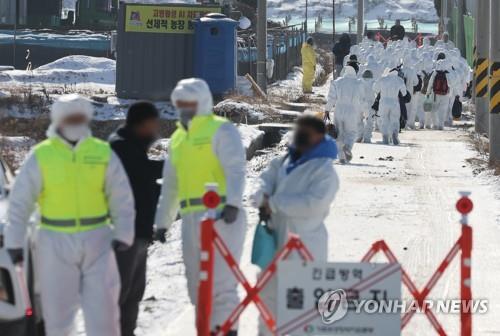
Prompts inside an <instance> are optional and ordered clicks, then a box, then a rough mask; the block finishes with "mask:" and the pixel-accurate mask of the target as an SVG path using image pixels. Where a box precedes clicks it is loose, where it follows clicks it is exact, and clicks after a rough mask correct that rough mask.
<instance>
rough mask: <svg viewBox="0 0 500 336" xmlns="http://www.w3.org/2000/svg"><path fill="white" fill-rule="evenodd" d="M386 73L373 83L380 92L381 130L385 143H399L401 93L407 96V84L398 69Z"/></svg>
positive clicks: (377, 91)
mask: <svg viewBox="0 0 500 336" xmlns="http://www.w3.org/2000/svg"><path fill="white" fill-rule="evenodd" d="M387 72H388V69H386V73H385V74H384V75H383V76H382V78H380V79H379V80H378V81H377V82H375V84H374V85H373V91H374V92H375V94H377V95H378V94H380V103H379V110H378V114H379V116H380V131H381V132H382V137H383V143H384V144H389V142H390V141H391V140H392V143H393V144H394V145H399V126H400V124H399V119H400V117H401V109H400V106H399V93H400V92H401V94H402V95H403V96H406V93H407V92H406V85H405V82H404V81H403V79H402V78H401V77H399V76H398V73H397V72H396V71H390V72H388V73H387Z"/></svg>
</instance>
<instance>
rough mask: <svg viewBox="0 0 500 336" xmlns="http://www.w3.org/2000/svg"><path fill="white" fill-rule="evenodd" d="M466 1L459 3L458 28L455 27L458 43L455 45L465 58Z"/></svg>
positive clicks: (459, 1)
mask: <svg viewBox="0 0 500 336" xmlns="http://www.w3.org/2000/svg"><path fill="white" fill-rule="evenodd" d="M464 2H465V0H458V1H457V12H458V14H457V16H458V17H457V26H456V27H455V34H456V41H455V45H456V47H457V48H458V49H459V50H460V53H461V54H462V56H463V57H465V28H464V14H465V3H464Z"/></svg>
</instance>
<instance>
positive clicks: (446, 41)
mask: <svg viewBox="0 0 500 336" xmlns="http://www.w3.org/2000/svg"><path fill="white" fill-rule="evenodd" d="M434 47H435V48H436V49H437V48H443V49H446V50H451V49H453V48H455V44H454V43H453V42H452V41H450V36H449V34H448V33H447V32H445V33H443V38H442V39H440V40H437V41H436V44H435V45H434Z"/></svg>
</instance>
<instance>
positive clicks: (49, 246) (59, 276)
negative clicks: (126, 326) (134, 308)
mask: <svg viewBox="0 0 500 336" xmlns="http://www.w3.org/2000/svg"><path fill="white" fill-rule="evenodd" d="M65 108H67V110H64V111H56V112H61V115H60V117H59V118H62V117H63V115H64V114H69V113H71V112H73V111H72V110H71V109H72V106H71V105H66V106H65ZM79 112H80V111H79ZM54 114H55V113H54V111H53V113H52V119H53V124H52V126H51V127H50V128H49V132H48V136H49V137H56V136H58V135H57V134H56V133H55V128H56V127H54V126H56V125H57V121H55V122H54ZM56 114H57V113H56ZM89 114H90V115H91V112H90V113H89ZM59 118H56V119H59ZM83 140H84V139H81V140H80V142H81V141H83ZM63 142H65V141H64V140H63ZM80 142H79V143H80ZM67 146H68V147H71V148H73V147H72V146H71V145H70V144H67ZM77 146H78V143H77V144H76V147H77ZM43 188H44V182H43V178H42V173H41V170H40V167H39V164H38V162H37V159H36V156H35V155H34V153H31V154H29V156H28V158H27V160H26V161H25V163H24V164H23V166H22V167H21V170H20V172H19V175H18V176H17V178H16V180H15V183H14V186H13V189H12V192H11V194H10V204H9V213H8V218H9V221H8V224H7V226H6V228H5V244H6V247H7V248H9V249H10V248H21V247H23V246H24V243H25V239H26V232H27V226H28V224H29V221H30V217H31V215H32V213H33V211H34V210H35V205H36V203H37V200H38V197H39V195H40V193H41V192H42V190H43ZM104 189H105V194H106V196H107V201H108V205H109V211H110V217H111V223H112V226H109V227H108V226H106V227H102V228H98V229H95V230H91V231H87V232H80V233H74V234H68V233H62V232H54V231H50V230H46V229H43V228H39V229H38V230H37V231H36V232H35V237H34V238H35V239H34V249H33V250H34V258H35V259H34V260H35V268H36V270H37V271H36V279H35V280H36V281H37V282H38V285H39V289H40V294H41V303H42V313H43V318H44V321H45V330H46V334H47V335H48V336H68V335H73V334H74V333H75V332H76V331H75V329H74V326H73V324H74V320H75V316H76V314H77V312H78V309H79V308H80V307H81V308H82V309H83V316H84V320H85V332H86V335H88V336H102V335H109V336H120V323H119V318H120V310H119V306H118V299H119V294H120V276H119V273H118V267H117V264H116V259H115V255H114V252H113V250H112V247H111V241H112V240H118V241H120V242H123V243H125V244H127V245H129V246H130V245H132V242H133V240H134V227H135V226H134V219H135V207H134V199H133V196H132V190H131V188H130V184H129V181H128V177H127V175H126V173H125V170H124V169H123V166H122V164H121V161H120V159H119V158H118V156H116V154H114V153H112V154H111V159H110V161H109V164H108V167H107V170H106V179H105V186H104Z"/></svg>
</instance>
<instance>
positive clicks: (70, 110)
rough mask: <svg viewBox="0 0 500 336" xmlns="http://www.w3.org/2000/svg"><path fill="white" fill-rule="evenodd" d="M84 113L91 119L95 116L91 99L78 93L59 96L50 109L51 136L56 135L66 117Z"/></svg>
mask: <svg viewBox="0 0 500 336" xmlns="http://www.w3.org/2000/svg"><path fill="white" fill-rule="evenodd" d="M80 114H82V115H84V116H86V117H87V119H88V120H89V121H90V120H92V117H93V116H94V108H93V106H92V104H91V103H90V101H89V100H88V99H86V98H84V97H82V96H80V95H78V94H68V95H63V96H61V97H59V98H58V99H57V100H56V101H55V103H54V104H52V107H51V109H50V120H51V124H50V126H49V129H48V130H47V136H48V137H49V138H51V137H54V136H56V130H57V128H58V127H59V125H60V124H61V121H63V120H64V119H65V118H67V117H69V116H72V115H80Z"/></svg>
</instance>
